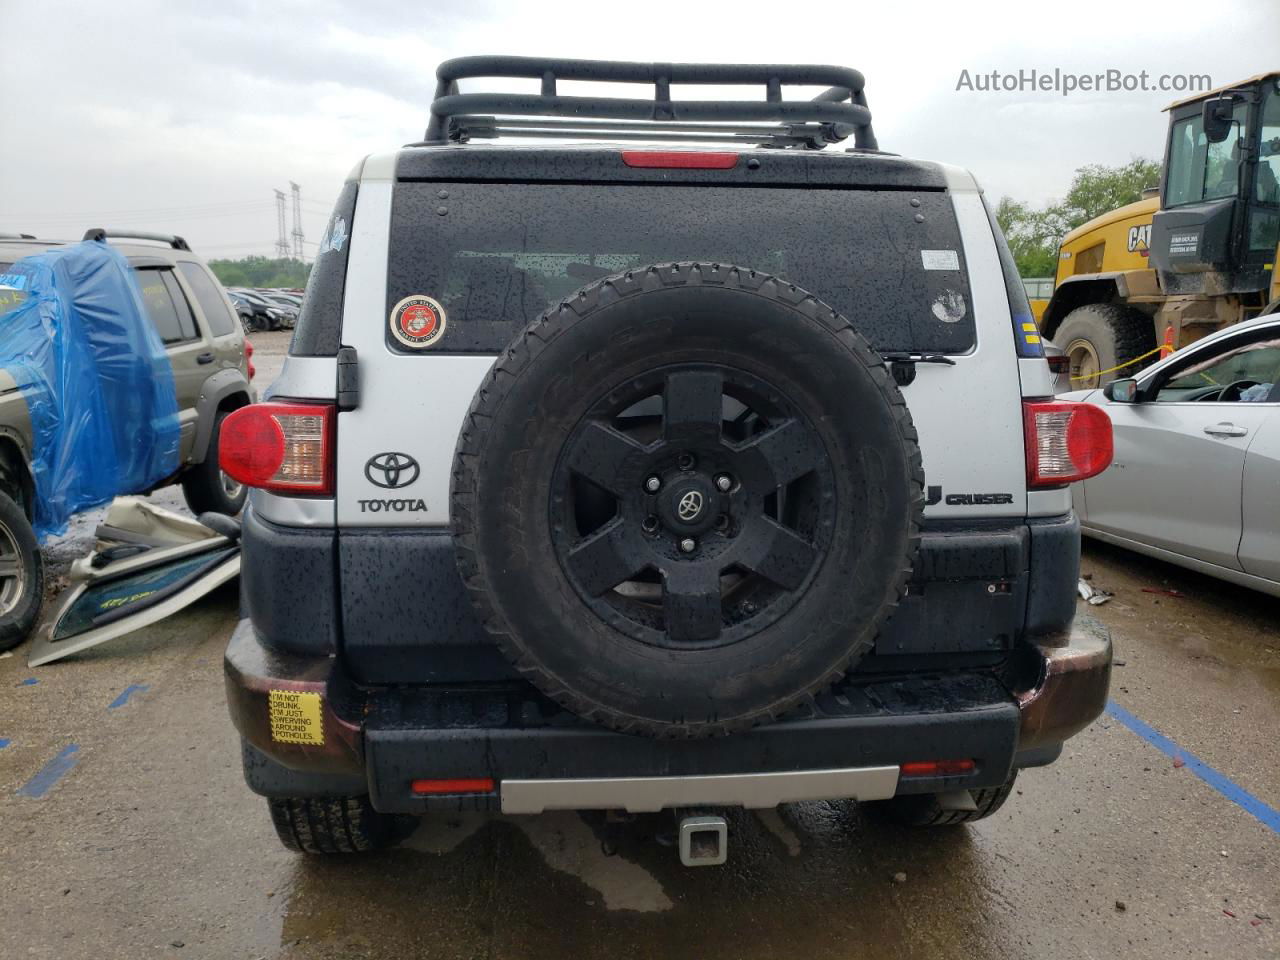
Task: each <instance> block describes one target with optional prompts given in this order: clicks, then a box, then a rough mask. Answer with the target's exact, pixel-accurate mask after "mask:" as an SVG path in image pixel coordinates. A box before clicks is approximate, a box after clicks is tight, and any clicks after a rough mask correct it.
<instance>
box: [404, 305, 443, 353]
mask: <svg viewBox="0 0 1280 960" xmlns="http://www.w3.org/2000/svg"><path fill="white" fill-rule="evenodd" d="M444 322H445V321H444V307H442V306H440V304H438V303H436V301H434V300H432V299H431V298H430V297H424V296H422V295H420V294H418V295H414V296H412V297H405V298H404V299H403V300H401V301H400V302H399V303H397V304H396V305H395V308H394V309H393V310H392V311H391V335H392V336H394V337H395V338H396V340H398V341H399V342H400V343H402V344H403V345H404V346H406V347H409V348H410V349H411V350H424V349H426V348H427V347H430V346H432V345H433V344H435V343H436V342H437V341H438V340H439V339H440V338H441V337H442V336H444Z"/></svg>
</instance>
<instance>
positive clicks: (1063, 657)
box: [226, 620, 1111, 813]
mask: <svg viewBox="0 0 1280 960" xmlns="http://www.w3.org/2000/svg"><path fill="white" fill-rule="evenodd" d="M1024 654H1025V660H1026V661H1027V662H1025V663H1024V664H1023V665H1022V666H1023V669H1020V670H1019V674H1020V675H1024V676H1028V677H1034V678H1036V679H1035V680H1034V681H1033V682H1031V683H1030V684H1028V685H1027V686H1026V688H1025V689H1019V688H1017V686H1016V685H1015V688H1014V689H1012V690H1010V689H1009V688H1008V687H1006V686H1005V685H1004V684H1003V683H1002V682H1001V681H1000V680H998V679H997V678H996V676H994V675H993V674H991V673H987V672H978V671H975V672H969V673H951V674H930V675H908V676H883V677H862V676H859V677H855V678H851V679H849V680H847V681H846V682H845V683H844V684H843V685H842V686H841V687H839V688H837V689H836V690H834V691H832V692H831V693H828V694H824V695H823V696H821V697H818V698H816V699H815V700H814V701H813V702H812V703H811V704H809V705H806V707H805V708H803V709H801V710H798V711H796V712H794V713H793V714H792V715H790V716H788V717H786V718H784V719H782V720H780V721H778V722H776V723H773V724H769V725H767V726H763V727H759V728H756V729H754V730H750V731H746V732H744V733H740V734H736V735H734V736H731V737H724V738H718V739H713V740H692V741H689V740H655V739H649V738H644V737H636V736H628V735H624V734H618V733H614V732H612V731H609V730H606V729H604V728H602V727H599V726H595V725H592V724H589V723H586V722H584V721H582V720H580V719H578V718H577V717H574V716H573V715H571V714H568V713H566V712H565V711H563V710H562V709H560V708H559V707H557V706H556V705H554V704H552V703H551V702H550V701H547V700H546V699H544V698H542V697H540V696H539V695H537V694H536V693H534V692H532V690H530V689H529V688H527V687H525V686H524V685H518V684H507V685H496V684H495V685H490V686H488V687H486V688H483V689H478V688H475V687H471V688H449V689H439V688H436V689H421V688H375V689H358V688H356V687H354V686H352V685H351V684H350V683H349V681H347V680H346V678H345V677H344V675H343V673H342V671H341V670H339V669H337V668H336V663H337V661H336V660H335V659H334V658H331V657H327V656H325V657H314V658H310V657H299V656H294V655H283V654H278V653H274V652H272V651H269V650H268V649H267V648H265V647H264V646H263V645H262V643H261V641H260V640H259V639H258V637H257V635H256V633H255V631H254V629H253V626H252V624H251V622H250V621H248V620H244V621H242V622H241V623H240V625H239V627H238V628H237V630H236V632H235V634H234V636H233V637H232V640H231V644H230V646H229V647H228V650H227V655H226V678H227V702H228V705H229V707H230V710H231V714H232V719H233V720H234V722H235V725H236V727H237V729H238V730H239V731H240V734H241V736H242V737H243V738H244V740H245V741H246V743H247V748H246V776H247V778H248V781H249V783H250V786H251V787H253V788H254V789H255V790H256V791H258V792H260V793H263V794H266V795H269V796H305V795H323V794H325V793H326V792H329V793H343V794H346V793H350V792H352V791H353V790H355V789H358V788H359V787H361V786H364V787H365V789H366V790H367V792H368V793H369V795H370V797H371V798H372V801H373V804H374V806H375V807H376V808H377V809H379V810H383V811H386V812H414V813H420V812H425V811H427V810H430V809H433V808H446V809H458V808H459V807H472V808H475V807H479V808H482V809H503V810H505V811H507V812H511V813H531V812H538V811H540V810H543V809H556V808H572V809H593V808H599V809H612V808H620V809H630V810H636V811H640V810H655V809H661V808H664V807H671V806H687V805H697V804H707V805H720V804H724V805H742V806H774V805H776V804H777V803H779V802H789V801H798V800H816V799H836V798H853V799H858V800H875V799H884V798H886V797H889V796H893V795H895V794H901V793H920V792H936V791H943V790H958V789H970V788H977V787H985V786H994V785H996V784H999V783H1002V782H1004V780H1006V779H1007V778H1008V775H1009V771H1010V770H1011V769H1012V768H1013V767H1015V766H1021V765H1024V764H1025V765H1030V764H1032V763H1037V762H1044V758H1051V757H1052V756H1053V755H1054V751H1055V748H1056V747H1057V746H1058V745H1060V744H1061V742H1062V741H1063V740H1065V739H1066V738H1067V737H1070V736H1072V735H1073V734H1075V733H1077V732H1079V731H1080V730H1082V729H1083V728H1084V727H1086V726H1087V725H1088V724H1089V723H1090V722H1092V721H1093V720H1094V718H1096V717H1097V716H1098V715H1099V714H1100V713H1101V712H1102V709H1103V707H1104V705H1105V703H1106V698H1107V690H1108V686H1109V683H1110V671H1111V641H1110V637H1109V635H1108V634H1107V632H1106V631H1105V628H1102V627H1101V626H1100V625H1098V624H1096V623H1093V622H1092V621H1080V622H1079V623H1077V625H1075V626H1073V627H1072V628H1071V629H1069V630H1067V631H1064V632H1062V633H1059V634H1055V635H1052V636H1048V637H1043V638H1039V640H1038V642H1037V643H1036V644H1035V645H1034V646H1030V647H1027V648H1025V650H1024ZM273 692H274V697H273ZM273 701H274V709H275V715H274V718H273V714H272V710H273ZM956 759H972V760H973V761H974V767H973V770H972V771H971V772H968V773H964V774H958V775H951V776H945V777H934V776H927V777H905V776H901V775H900V770H899V767H900V766H901V765H902V764H904V763H909V762H919V761H930V760H956ZM419 778H427V779H452V778H467V779H474V778H488V779H492V780H493V781H494V788H493V790H492V791H491V792H489V793H484V794H467V795H462V796H458V795H443V796H420V795H418V794H416V793H415V792H414V790H413V787H412V783H413V781H414V780H415V779H419Z"/></svg>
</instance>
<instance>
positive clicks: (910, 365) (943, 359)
mask: <svg viewBox="0 0 1280 960" xmlns="http://www.w3.org/2000/svg"><path fill="white" fill-rule="evenodd" d="M880 356H882V357H884V361H885V363H887V364H889V372H890V373H892V374H893V379H894V382H895V383H897V384H898V386H900V387H905V386H906V385H907V384H909V383H911V382H912V381H913V380H915V378H916V364H917V363H943V364H946V365H947V366H948V367H954V366H955V365H956V362H955V361H954V360H952V359H951V358H950V357H947V356H944V355H942V354H941V353H882V354H880Z"/></svg>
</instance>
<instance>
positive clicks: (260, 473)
mask: <svg viewBox="0 0 1280 960" xmlns="http://www.w3.org/2000/svg"><path fill="white" fill-rule="evenodd" d="M218 465H219V466H221V467H222V469H223V470H224V471H225V472H226V473H227V475H228V476H230V477H232V478H233V479H235V480H239V481H240V482H241V483H243V484H245V485H246V486H250V487H261V488H262V489H263V490H274V491H275V492H277V493H306V494H312V495H316V494H328V493H332V492H333V404H323V403H289V402H282V403H253V404H250V405H249V406H247V407H241V408H240V409H239V410H236V411H235V412H233V413H232V414H230V415H229V416H228V417H227V418H226V419H225V420H223V421H222V427H221V428H220V430H219V435H218Z"/></svg>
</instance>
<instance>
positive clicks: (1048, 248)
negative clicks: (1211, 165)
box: [996, 157, 1160, 277]
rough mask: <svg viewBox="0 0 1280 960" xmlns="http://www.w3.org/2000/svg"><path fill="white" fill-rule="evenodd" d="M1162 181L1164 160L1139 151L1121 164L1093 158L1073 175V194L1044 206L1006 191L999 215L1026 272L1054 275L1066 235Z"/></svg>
mask: <svg viewBox="0 0 1280 960" xmlns="http://www.w3.org/2000/svg"><path fill="white" fill-rule="evenodd" d="M1159 182H1160V164H1159V163H1157V162H1156V161H1154V160H1146V159H1143V158H1141V157H1135V158H1134V159H1132V160H1130V161H1129V162H1128V163H1126V164H1124V165H1122V166H1118V167H1108V166H1104V165H1102V164H1096V163H1095V164H1089V165H1087V166H1083V167H1080V168H1079V169H1078V170H1076V172H1075V176H1073V177H1072V178H1071V187H1070V189H1069V190H1067V195H1066V196H1065V197H1063V198H1062V200H1060V201H1058V202H1057V203H1051V204H1049V205H1048V206H1047V207H1045V208H1044V209H1043V210H1038V209H1034V208H1033V207H1031V205H1030V204H1026V203H1023V202H1022V201H1020V200H1014V199H1013V198H1012V197H1001V198H1000V204H999V205H998V206H997V207H996V220H997V221H999V223H1000V229H1001V230H1003V231H1004V235H1005V239H1007V240H1008V241H1009V249H1010V250H1012V251H1013V258H1014V260H1016V261H1017V264H1018V273H1019V274H1021V275H1022V276H1024V277H1052V276H1053V275H1054V274H1055V273H1056V272H1057V270H1058V246H1059V244H1061V242H1062V238H1063V237H1064V236H1065V235H1066V234H1068V233H1069V232H1071V231H1072V230H1074V229H1075V228H1076V227H1078V226H1080V225H1081V224H1084V223H1088V222H1089V221H1090V220H1092V219H1093V218H1094V217H1096V216H1099V215H1101V214H1103V213H1106V212H1107V211H1108V210H1114V209H1116V207H1122V206H1124V205H1125V204H1126V203H1133V202H1134V201H1135V200H1140V199H1141V198H1142V191H1143V190H1145V189H1146V188H1147V187H1154V186H1156V185H1157V184H1158V183H1159Z"/></svg>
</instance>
